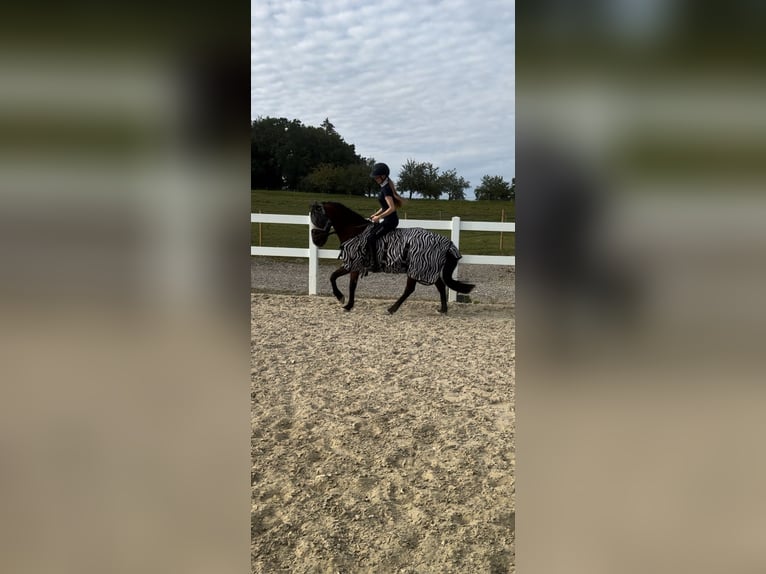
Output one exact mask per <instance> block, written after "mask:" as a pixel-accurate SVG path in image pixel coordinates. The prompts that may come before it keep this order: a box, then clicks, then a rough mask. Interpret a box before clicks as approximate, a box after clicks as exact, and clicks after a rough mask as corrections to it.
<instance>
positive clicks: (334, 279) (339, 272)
mask: <svg viewBox="0 0 766 574" xmlns="http://www.w3.org/2000/svg"><path fill="white" fill-rule="evenodd" d="M348 274H349V270H348V269H346V268H345V267H339V268H338V269H336V270H335V271H333V274H332V275H330V285H332V294H333V295H335V298H336V299H337V300H338V301H340V302H341V303H345V302H346V298H345V297H344V296H343V293H341V291H340V289H338V283H337V281H338V277H343V276H344V275H348Z"/></svg>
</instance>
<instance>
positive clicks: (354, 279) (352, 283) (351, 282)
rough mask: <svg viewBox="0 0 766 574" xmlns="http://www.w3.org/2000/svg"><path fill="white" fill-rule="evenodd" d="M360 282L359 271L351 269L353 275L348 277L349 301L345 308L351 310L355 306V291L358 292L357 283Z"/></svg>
mask: <svg viewBox="0 0 766 574" xmlns="http://www.w3.org/2000/svg"><path fill="white" fill-rule="evenodd" d="M358 282H359V271H351V276H350V277H349V278H348V303H346V304H345V305H344V306H343V308H344V309H345V310H346V311H351V309H353V308H354V293H356V284H357V283H358Z"/></svg>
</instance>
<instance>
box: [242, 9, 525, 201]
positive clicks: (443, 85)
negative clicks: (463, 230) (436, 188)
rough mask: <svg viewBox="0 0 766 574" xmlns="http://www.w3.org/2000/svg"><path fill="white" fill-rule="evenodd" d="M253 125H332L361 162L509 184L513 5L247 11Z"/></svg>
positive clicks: (512, 169) (512, 171) (512, 170)
mask: <svg viewBox="0 0 766 574" xmlns="http://www.w3.org/2000/svg"><path fill="white" fill-rule="evenodd" d="M250 5H251V54H252V56H251V60H252V61H251V112H250V114H251V118H252V119H255V118H257V117H258V116H272V117H285V118H288V119H298V120H300V121H301V122H303V123H304V124H306V125H311V126H319V125H320V124H321V123H322V121H323V120H324V119H325V118H330V121H331V122H332V123H333V124H334V126H335V129H336V130H337V131H338V132H339V133H340V134H341V136H343V138H344V139H345V140H346V141H347V142H348V143H351V144H354V145H355V146H356V151H357V153H358V154H360V155H362V156H364V157H372V158H375V159H376V160H377V161H384V162H386V163H388V164H389V166H390V167H391V169H392V171H393V173H394V175H397V174H398V173H399V170H400V168H401V166H402V165H403V164H404V162H405V161H407V159H410V158H411V159H414V160H416V161H419V162H425V161H428V162H431V163H433V164H434V165H436V166H437V167H439V168H440V169H441V170H442V171H446V170H448V169H455V170H457V173H458V175H459V176H462V177H464V178H465V179H466V180H468V181H469V182H470V183H471V189H470V190H468V192H467V194H466V195H467V196H468V197H473V193H472V191H473V188H474V187H476V186H477V185H478V184H479V183H481V178H482V176H483V175H485V174H486V175H501V176H503V177H504V178H505V179H506V180H507V181H509V182H510V181H511V178H512V177H513V176H514V175H515V173H516V171H515V162H514V129H515V125H514V121H515V115H514V104H515V98H514V91H515V78H514V74H515V64H514V58H515V50H514V40H515V31H516V30H515V17H514V9H515V2H514V0H481V1H477V0H441V1H440V0H376V1H372V0H251V4H250Z"/></svg>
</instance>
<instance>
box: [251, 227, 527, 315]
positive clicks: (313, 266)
mask: <svg viewBox="0 0 766 574" xmlns="http://www.w3.org/2000/svg"><path fill="white" fill-rule="evenodd" d="M250 223H279V224H288V225H305V226H307V228H308V232H307V233H306V240H307V244H308V247H307V248H305V249H304V248H301V247H260V246H255V245H253V246H251V247H250V255H255V256H267V257H305V258H308V260H309V295H316V294H317V276H318V273H319V260H320V259H337V258H338V256H339V255H340V251H339V250H338V249H319V248H318V247H317V246H316V245H314V244H313V243H312V242H311V218H310V217H309V216H308V215H278V214H274V213H251V214H250ZM399 227H422V228H424V229H441V230H448V231H450V239H451V240H452V242H453V243H454V244H455V245H456V246H457V247H458V248H460V232H461V231H495V232H497V231H501V232H508V233H514V232H515V231H516V223H515V222H512V221H510V222H497V221H462V220H461V219H460V218H459V217H453V218H452V219H451V220H449V221H444V220H442V221H438V220H432V219H400V220H399ZM460 263H461V264H464V263H465V264H469V265H516V257H515V256H512V255H510V256H509V255H463V258H462V259H461V260H460ZM456 299H457V293H455V292H454V291H452V290H451V289H450V290H449V300H450V301H455V300H456Z"/></svg>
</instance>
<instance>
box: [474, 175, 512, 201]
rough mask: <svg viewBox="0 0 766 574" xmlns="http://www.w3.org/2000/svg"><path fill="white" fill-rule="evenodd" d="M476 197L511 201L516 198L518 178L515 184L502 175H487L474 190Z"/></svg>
mask: <svg viewBox="0 0 766 574" xmlns="http://www.w3.org/2000/svg"><path fill="white" fill-rule="evenodd" d="M474 193H475V194H476V199H478V200H481V199H501V200H506V201H510V200H511V199H516V178H513V184H510V183H508V182H507V181H505V180H504V179H503V177H502V176H500V175H493V176H489V175H485V176H484V177H482V178H481V184H480V185H479V186H478V187H477V188H476V189H475V190H474Z"/></svg>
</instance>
